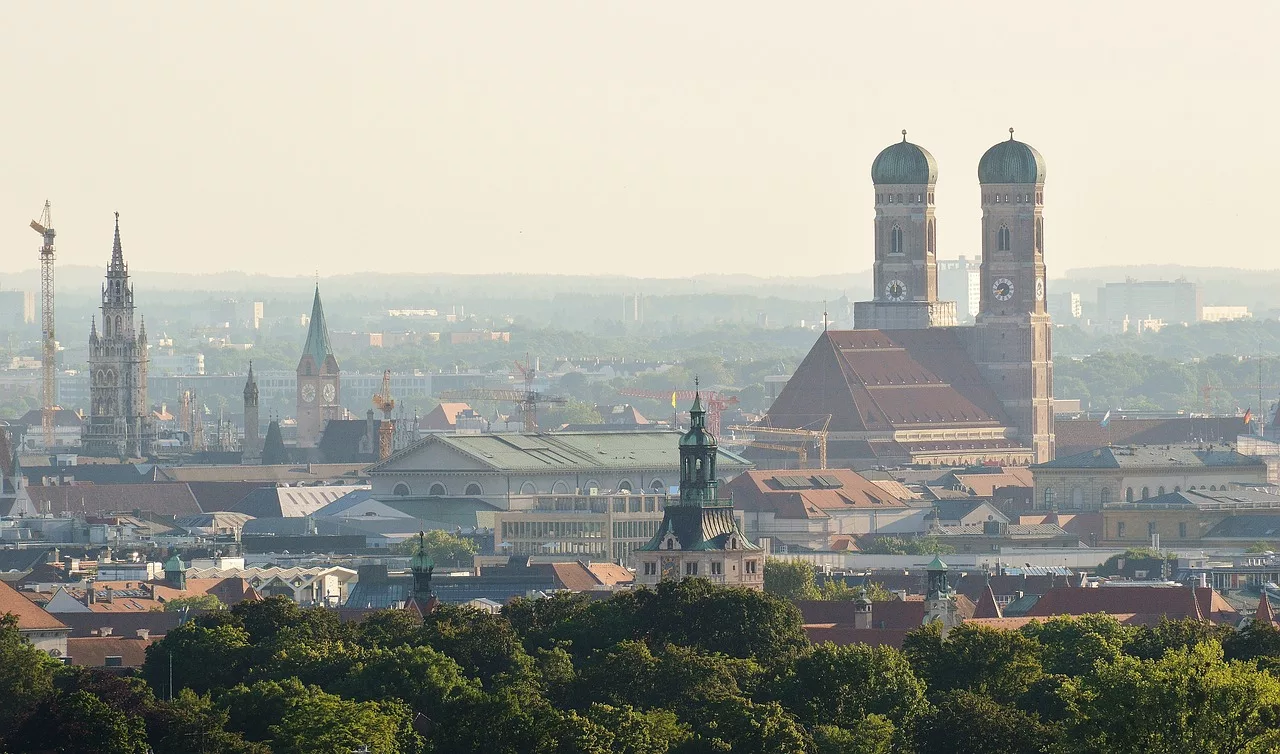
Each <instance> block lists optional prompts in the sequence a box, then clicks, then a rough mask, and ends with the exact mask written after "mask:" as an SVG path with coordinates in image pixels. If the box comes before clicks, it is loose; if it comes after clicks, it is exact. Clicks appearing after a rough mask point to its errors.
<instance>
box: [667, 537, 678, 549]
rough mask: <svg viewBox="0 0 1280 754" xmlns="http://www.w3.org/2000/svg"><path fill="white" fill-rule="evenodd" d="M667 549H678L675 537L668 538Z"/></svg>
mask: <svg viewBox="0 0 1280 754" xmlns="http://www.w3.org/2000/svg"><path fill="white" fill-rule="evenodd" d="M667 549H668V550H674V549H676V541H675V540H674V539H671V538H668V539H667Z"/></svg>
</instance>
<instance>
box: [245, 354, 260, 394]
mask: <svg viewBox="0 0 1280 754" xmlns="http://www.w3.org/2000/svg"><path fill="white" fill-rule="evenodd" d="M244 399H245V400H246V401H253V402H254V403H255V404H256V403H257V401H258V381H257V380H255V379H254V378H253V360H252V359H250V360H249V379H247V380H245V382H244Z"/></svg>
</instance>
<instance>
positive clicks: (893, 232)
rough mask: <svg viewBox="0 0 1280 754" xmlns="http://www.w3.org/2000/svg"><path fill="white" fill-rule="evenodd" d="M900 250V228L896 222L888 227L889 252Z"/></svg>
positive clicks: (900, 251)
mask: <svg viewBox="0 0 1280 754" xmlns="http://www.w3.org/2000/svg"><path fill="white" fill-rule="evenodd" d="M902 252H903V248H902V228H899V227H898V225H897V223H895V224H894V226H893V227H892V228H890V229H889V253H890V254H901V253H902Z"/></svg>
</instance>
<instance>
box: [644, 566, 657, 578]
mask: <svg viewBox="0 0 1280 754" xmlns="http://www.w3.org/2000/svg"><path fill="white" fill-rule="evenodd" d="M644 575H645V576H656V575H658V564H657V563H645V564H644Z"/></svg>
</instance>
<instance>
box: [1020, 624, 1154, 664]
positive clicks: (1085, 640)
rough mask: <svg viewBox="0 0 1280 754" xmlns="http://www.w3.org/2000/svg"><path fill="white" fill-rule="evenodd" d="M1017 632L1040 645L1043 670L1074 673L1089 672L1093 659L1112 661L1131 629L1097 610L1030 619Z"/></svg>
mask: <svg viewBox="0 0 1280 754" xmlns="http://www.w3.org/2000/svg"><path fill="white" fill-rule="evenodd" d="M1021 633H1022V635H1023V636H1026V637H1028V638H1031V639H1034V640H1035V641H1036V642H1037V643H1038V644H1039V645H1040V647H1041V654H1040V657H1041V661H1042V663H1043V665H1044V669H1045V672H1047V673H1054V674H1060V675H1072V676H1074V675H1084V674H1085V673H1089V672H1092V670H1093V665H1094V663H1097V662H1104V661H1105V662H1112V661H1114V660H1115V659H1116V658H1118V657H1119V656H1120V655H1121V653H1123V652H1124V647H1125V645H1126V644H1127V643H1128V642H1129V641H1130V639H1131V637H1132V636H1133V633H1134V631H1133V629H1131V628H1130V627H1128V626H1122V625H1121V624H1120V622H1119V621H1118V620H1116V619H1115V618H1113V617H1111V616H1110V615H1101V614H1099V615H1082V616H1080V617H1078V618H1077V617H1069V616H1064V617H1057V618H1050V619H1049V620H1046V621H1045V622H1044V623H1041V622H1039V621H1032V622H1030V623H1028V624H1027V625H1025V626H1023V627H1022V629H1021Z"/></svg>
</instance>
